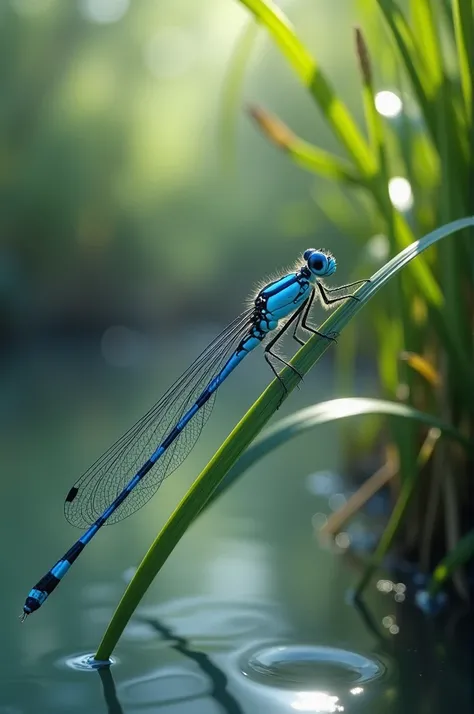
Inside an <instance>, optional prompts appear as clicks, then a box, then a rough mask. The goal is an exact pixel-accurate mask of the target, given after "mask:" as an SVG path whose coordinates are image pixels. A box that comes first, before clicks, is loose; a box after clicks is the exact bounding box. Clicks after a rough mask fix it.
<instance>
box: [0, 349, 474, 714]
mask: <svg viewBox="0 0 474 714" xmlns="http://www.w3.org/2000/svg"><path fill="white" fill-rule="evenodd" d="M189 351H192V354H193V355H194V353H195V351H196V345H195V344H194V345H192V347H190V348H189V350H188V352H189ZM188 352H186V350H185V349H184V348H183V345H179V346H177V348H176V353H175V354H174V353H173V352H172V350H171V349H170V348H168V349H167V351H166V362H163V361H160V359H159V350H156V354H157V358H156V360H155V361H153V362H150V363H149V364H147V365H145V366H142V368H141V369H140V370H135V369H134V368H120V369H119V368H118V367H114V366H111V365H110V364H105V363H104V361H103V360H102V359H101V358H100V355H99V354H97V353H96V352H93V351H91V352H90V353H88V352H87V350H83V351H82V352H81V353H80V354H76V355H75V356H72V355H66V356H65V355H57V354H56V357H54V355H53V356H52V355H43V356H42V355H34V356H33V355H32V356H31V359H30V361H29V363H28V364H27V363H22V364H20V363H17V364H15V365H12V366H10V367H9V368H8V369H7V370H4V375H5V379H4V384H3V385H2V395H3V397H4V399H3V400H2V401H1V402H0V420H1V424H0V427H1V428H0V459H1V469H2V474H3V476H4V478H2V499H1V501H0V508H2V518H1V520H0V535H1V536H2V539H3V541H2V542H3V543H4V547H3V548H2V550H1V555H0V557H1V558H2V566H3V571H2V572H3V573H4V574H8V577H4V579H3V581H2V595H1V609H0V617H1V618H2V620H1V633H2V652H3V657H2V659H1V662H2V668H1V671H0V714H30V712H31V714H43V712H44V714H55V713H56V712H58V714H67V713H69V712H78V714H79V713H81V714H82V713H84V714H89V712H102V711H106V706H107V707H108V708H109V711H110V712H113V714H120V712H121V711H122V709H121V708H122V707H123V711H125V712H126V713H127V714H131V712H135V711H136V712H142V714H143V712H157V711H160V712H168V711H169V712H170V714H171V712H173V713H174V714H192V713H193V712H196V713H199V714H200V713H201V712H202V714H212V712H214V711H215V712H216V714H217V712H222V711H224V712H230V713H231V714H232V713H233V712H237V711H239V710H240V711H242V712H245V713H246V714H247V713H249V714H253V713H254V712H255V714H257V713H258V714H259V713H260V712H271V714H279V713H280V712H281V713H286V714H289V712H292V711H342V709H340V707H343V708H344V709H343V710H344V712H354V713H355V712H359V711H364V712H369V714H379V713H380V714H387V713H390V712H393V713H394V714H395V713H397V714H398V713H399V712H400V714H401V712H403V714H406V713H407V712H411V711H413V712H417V713H418V712H419V711H420V708H421V705H422V703H423V702H425V700H426V701H428V702H429V704H430V707H431V708H430V709H427V711H428V710H429V711H430V712H436V711H443V709H439V708H438V707H444V710H446V708H447V707H448V706H449V703H450V702H451V701H454V700H456V701H459V702H461V703H462V706H463V707H464V709H465V710H466V711H470V708H472V701H471V699H470V696H471V695H470V688H469V685H467V684H466V682H467V681H468V680H467V676H468V675H467V673H468V672H470V671H471V666H472V661H471V660H470V659H469V656H468V654H469V652H470V645H469V641H468V637H467V631H468V628H466V627H465V626H464V625H463V621H462V619H461V620H460V621H459V622H456V623H455V624H454V625H452V627H451V630H448V634H446V633H445V630H444V629H443V628H444V625H443V624H442V623H441V624H440V625H439V628H438V625H435V624H434V623H427V622H426V621H424V620H423V619H422V618H421V616H420V613H419V612H416V614H415V615H413V612H412V610H411V609H410V592H409V586H407V588H405V589H403V588H402V587H399V586H400V583H397V582H396V581H395V582H392V580H388V579H387V578H386V577H384V576H382V575H381V576H380V578H379V585H378V589H377V586H376V584H375V583H374V587H373V590H372V593H371V595H370V603H369V604H370V607H369V610H370V614H368V613H367V612H366V613H361V614H362V615H363V617H360V615H359V613H358V612H357V611H356V610H355V609H354V607H353V606H352V605H350V604H348V603H347V602H346V593H347V591H348V588H349V587H350V586H351V585H352V584H353V583H354V578H355V577H357V575H358V574H359V572H360V570H359V568H360V562H358V561H357V560H350V559H349V555H348V554H345V555H337V554H336V553H335V552H334V551H333V550H331V549H329V550H324V549H321V548H320V546H319V544H318V543H317V541H316V539H315V538H314V527H313V523H314V521H315V518H314V517H315V514H323V515H324V516H327V515H328V514H329V513H330V504H329V503H328V499H329V498H330V497H331V495H333V494H343V495H344V478H343V477H344V474H343V473H341V470H340V467H341V464H340V463H339V454H340V452H341V449H340V445H339V443H338V426H337V425H331V426H327V427H322V428H321V429H318V430H317V431H315V432H314V433H308V434H307V435H305V436H303V437H301V438H300V439H295V440H293V441H292V442H290V443H288V444H287V445H286V446H285V448H283V449H281V450H278V451H276V452H275V453H274V454H271V455H270V456H268V457H266V458H265V459H263V460H262V461H261V462H259V463H258V464H256V465H255V466H254V467H253V468H252V469H250V470H249V471H248V472H247V473H246V474H245V475H244V477H243V478H241V479H240V481H238V483H237V484H236V485H235V486H234V487H233V488H232V489H230V490H229V491H228V492H227V493H226V494H225V496H223V497H222V498H221V499H219V500H218V501H217V502H216V503H214V504H213V505H212V506H211V507H210V508H209V509H208V510H207V511H206V512H205V514H203V515H202V516H201V517H200V518H199V519H198V520H197V521H196V523H195V524H194V525H193V526H192V528H191V529H190V531H189V533H188V534H187V535H186V536H185V537H184V538H183V540H182V541H181V543H180V544H179V545H178V547H177V548H176V549H175V551H174V553H173V555H172V556H171V558H170V559H169V561H168V562H167V563H166V565H165V567H164V568H163V570H162V572H161V573H160V575H159V576H158V578H157V579H156V582H155V583H154V584H153V587H152V588H151V589H150V591H149V593H148V595H147V598H146V599H145V601H144V602H143V603H142V606H141V608H140V611H139V612H138V613H137V616H136V617H135V618H134V620H133V621H132V622H131V623H130V625H129V626H128V627H127V629H126V631H125V633H124V636H123V638H122V640H121V642H120V645H119V647H118V648H117V652H116V655H115V656H116V660H117V662H116V664H115V665H114V666H113V667H112V668H111V669H110V671H107V673H104V672H102V671H101V672H100V674H97V673H93V674H92V676H91V675H90V674H89V672H87V673H84V672H83V671H80V670H79V669H78V668H77V667H74V668H73V667H72V665H73V664H76V659H75V657H76V656H75V655H74V653H77V652H81V653H91V652H93V651H94V649H95V647H96V646H97V644H98V641H99V639H100V637H101V635H102V634H103V630H104V628H105V626H106V624H107V622H108V620H109V618H110V616H111V614H112V612H113V610H114V608H115V606H116V604H117V602H118V600H119V598H120V596H121V593H122V592H123V589H124V587H125V582H126V581H127V580H128V578H129V576H130V573H132V572H133V568H134V567H135V566H136V565H137V563H138V562H139V561H140V559H141V558H142V557H143V554H144V553H145V552H146V550H147V548H148V546H149V543H150V542H151V541H152V539H153V538H154V536H155V535H156V532H157V531H158V529H159V528H160V527H161V525H162V524H163V523H164V522H165V520H166V518H167V517H168V516H169V513H170V512H171V510H172V509H173V508H174V506H175V505H176V503H177V501H178V500H179V498H180V497H181V496H182V494H183V493H184V491H185V490H186V488H187V487H188V485H189V484H190V483H191V482H192V480H193V478H194V477H195V476H196V474H197V473H199V471H200V469H201V468H202V466H203V465H204V464H205V463H206V462H207V460H208V459H209V457H210V456H211V455H212V454H213V452H214V451H215V449H216V447H217V446H218V445H219V444H220V443H221V442H222V440H223V438H225V436H226V435H227V434H228V432H229V431H230V430H231V428H232V427H233V426H234V425H235V423H236V422H237V421H238V419H239V418H240V417H241V416H242V414H243V413H244V412H245V409H246V408H247V407H248V406H249V405H250V404H251V402H252V400H253V399H254V398H255V397H256V396H257V395H258V393H259V391H261V388H262V387H263V386H264V385H265V384H266V383H267V381H268V374H267V370H266V368H265V366H264V365H262V364H261V361H259V360H258V359H256V360H254V361H253V362H251V361H249V364H248V365H242V371H241V375H242V376H241V379H240V380H234V381H232V380H229V383H228V384H227V385H226V387H225V389H223V390H222V394H221V395H219V399H218V402H217V406H216V414H215V415H214V416H213V419H212V420H211V421H210V424H209V426H208V427H207V428H206V430H205V431H204V433H203V436H202V438H201V440H200V441H199V442H198V445H197V446H196V448H195V450H194V451H193V452H192V454H191V456H190V458H189V459H188V460H187V461H186V462H185V464H184V465H183V467H182V468H181V469H180V470H179V471H178V472H176V474H173V476H172V477H171V478H169V479H168V480H167V481H166V482H165V484H164V485H163V486H162V488H161V490H160V493H159V494H158V496H157V497H156V498H155V499H153V500H152V502H151V503H150V504H149V505H148V506H146V507H145V508H144V509H143V510H142V511H141V512H140V513H139V514H137V515H136V516H134V517H133V518H130V519H128V520H127V521H125V522H124V523H123V524H120V525H116V526H114V527H113V528H106V529H104V531H103V533H101V534H100V536H99V537H98V538H97V542H96V543H94V544H91V546H90V547H89V548H88V551H87V552H85V553H84V555H83V556H81V558H80V559H79V561H78V563H77V564H76V565H75V566H74V568H73V569H72V570H71V572H70V574H68V576H67V578H65V580H64V582H63V583H61V585H60V587H59V588H58V589H57V590H56V591H55V593H54V595H53V596H52V597H51V598H50V599H49V600H48V602H47V603H46V604H45V605H44V607H43V608H42V609H41V611H40V612H39V613H37V614H36V615H35V617H31V618H29V620H28V621H27V623H25V625H23V626H20V625H19V624H18V620H17V615H18V612H19V610H21V606H22V603H23V600H24V597H25V594H26V592H27V591H28V589H29V588H30V587H31V585H32V583H33V582H35V580H37V578H38V577H39V576H40V575H41V574H42V573H43V572H44V571H46V570H47V568H48V567H50V566H51V564H52V563H53V562H54V561H55V560H56V559H57V558H58V557H59V556H60V555H61V554H62V553H63V552H64V551H65V550H66V548H67V547H68V546H69V545H70V543H72V541H73V540H75V538H76V537H77V532H76V531H75V530H73V529H71V528H70V527H69V526H68V525H67V524H66V523H65V522H64V520H63V517H62V500H63V497H64V495H65V493H66V492H67V490H68V488H69V486H70V484H71V482H73V481H74V480H75V478H76V477H77V475H78V474H79V473H80V472H81V471H82V470H83V469H84V468H85V467H87V466H88V465H89V464H90V462H91V461H92V460H93V458H94V456H96V455H97V454H98V453H100V452H101V450H102V449H103V448H104V447H106V446H107V445H108V444H109V443H111V442H112V441H113V439H114V438H116V436H117V435H118V434H119V433H121V431H123V429H124V428H127V427H128V426H129V425H130V423H131V421H133V420H134V419H136V418H137V417H138V416H139V415H140V414H141V413H144V412H145V411H146V409H147V408H148V407H149V406H150V400H151V401H153V399H155V398H156V395H158V394H160V393H161V392H162V391H163V390H164V389H165V388H166V387H167V386H168V384H169V383H170V382H171V381H172V379H173V377H174V376H175V375H176V372H177V371H178V372H179V370H180V368H181V367H185V366H186V364H187V362H188V358H189V354H188ZM124 370H125V371H124ZM322 374H324V379H321V375H322ZM316 377H317V378H316ZM333 395H334V386H333V380H332V375H331V370H330V362H328V361H326V362H324V363H323V364H321V366H320V368H319V370H318V374H317V375H316V376H315V375H310V376H308V378H307V379H305V388H304V390H301V391H300V392H299V393H296V394H294V395H292V398H291V399H290V400H289V403H287V404H285V405H284V407H283V408H282V410H281V414H279V415H278V417H279V418H280V417H281V416H283V415H284V414H285V413H288V411H292V410H294V409H297V408H302V407H304V406H306V405H307V404H309V403H311V402H312V401H313V400H316V399H328V398H330V397H331V396H333ZM316 442H317V443H318V444H324V447H325V448H317V449H314V448H313V446H314V444H315V443H316ZM315 475H316V477H315ZM18 504H20V505H18ZM351 537H352V535H351ZM339 550H343V549H339ZM346 550H347V549H346ZM344 552H345V551H344ZM348 566H349V567H348ZM388 583H390V584H391V585H390V586H389V585H388ZM402 585H403V584H402ZM396 595H404V596H405V600H404V602H401V601H400V598H398V599H397V598H396V597H395V596H396ZM387 617H390V618H393V620H391V621H390V623H391V624H390V626H391V627H392V626H393V625H396V627H397V628H398V631H397V634H396V636H394V635H393V634H390V628H387V626H386V624H387V623H388V622H389V621H388V620H386V619H385V620H384V618H387ZM363 618H365V619H363ZM384 625H385V626H384ZM437 628H438V629H437ZM269 643H270V645H271V646H270V645H269ZM302 643H304V646H303V645H302ZM269 647H270V651H271V649H272V648H275V647H276V648H283V650H282V649H280V650H278V652H279V653H280V654H281V653H282V652H283V655H284V659H281V658H280V659H276V661H271V660H269V659H268V651H269ZM262 652H263V653H264V654H265V652H267V655H265V656H263V655H262ZM5 653H8V656H6V654H5ZM259 653H260V654H259ZM341 653H343V655H344V657H346V658H347V657H349V659H346V662H345V664H344V666H341V664H340V660H341V657H342V655H341ZM344 653H346V654H344ZM347 653H348V654H347ZM362 653H369V654H365V655H362ZM288 654H290V655H291V656H290V658H289V660H288V659H287V656H288ZM336 654H337V656H336ZM256 655H258V658H260V660H262V657H263V660H262V661H263V665H264V666H265V667H267V668H269V669H270V670H272V672H273V673H272V675H271V676H268V674H263V673H262V672H257V669H256V668H255V667H254V666H253V665H254V664H255V661H256V660H255V657H256ZM358 657H362V658H365V659H366V660H368V664H367V670H366V671H370V667H377V666H380V663H382V662H383V663H384V664H386V663H388V664H386V666H387V673H386V676H385V675H384V676H380V677H378V679H374V680H370V681H368V680H367V681H361V679H360V676H361V675H360V671H359V670H357V666H358V665H357V661H359V664H360V660H357V658H358ZM243 658H244V660H243ZM245 658H246V659H245ZM258 658H257V659H258ZM262 661H261V662H260V664H262ZM58 663H60V664H62V666H58ZM377 663H379V664H377ZM394 663H395V664H394ZM361 666H362V665H361ZM242 670H244V671H245V672H246V675H244V674H243V673H242ZM395 671H396V672H397V677H395V678H393V673H394V672H395ZM440 673H442V676H440ZM420 675H422V676H420ZM98 676H100V677H101V678H102V685H103V686H102V687H99V686H98V680H97V677H98ZM285 678H287V679H288V678H290V679H293V684H294V686H293V687H292V688H290V687H288V686H286V687H285V686H282V680H283V679H285ZM428 682H430V684H429V685H428ZM427 688H428V690H427ZM104 696H105V697H106V698H107V705H105V704H104V700H103V697H104ZM331 707H332V708H331ZM460 708H461V707H460Z"/></svg>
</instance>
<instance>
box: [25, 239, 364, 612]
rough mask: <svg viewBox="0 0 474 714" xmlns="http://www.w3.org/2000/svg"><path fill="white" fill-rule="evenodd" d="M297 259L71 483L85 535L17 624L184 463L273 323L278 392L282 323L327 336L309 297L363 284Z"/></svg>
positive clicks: (324, 259)
mask: <svg viewBox="0 0 474 714" xmlns="http://www.w3.org/2000/svg"><path fill="white" fill-rule="evenodd" d="M303 259H304V264H303V265H300V266H299V267H297V268H295V269H294V271H293V272H290V273H287V274H286V275H283V276H282V277H280V278H278V279H277V280H274V281H272V282H271V283H269V284H268V285H266V286H265V287H264V288H262V289H261V290H260V291H259V292H258V294H257V296H256V297H255V299H254V300H253V304H252V306H251V307H250V308H249V309H248V310H246V311H244V312H243V313H242V314H241V315H239V316H238V317H237V318H236V319H235V320H234V321H233V322H231V323H230V325H228V326H227V327H226V328H225V329H224V330H223V331H222V332H221V333H220V335H218V337H217V338H216V339H215V340H214V341H213V342H211V344H210V345H208V347H206V349H205V350H204V351H203V352H202V353H201V355H200V356H199V357H198V358H197V359H196V361H195V362H194V363H193V364H192V365H191V366H190V367H189V369H188V370H187V371H186V372H185V373H184V374H183V375H182V376H181V377H180V378H179V379H178V380H177V381H176V382H175V383H174V384H173V385H172V386H171V387H170V388H169V389H168V391H167V392H166V393H165V394H164V396H163V397H162V398H161V399H160V400H159V401H158V402H157V403H156V404H155V405H154V406H153V407H152V408H151V409H150V410H149V411H148V412H147V413H146V414H145V416H144V417H142V419H140V421H138V422H137V423H136V424H135V425H134V426H132V428H131V429H129V430H128V431H127V432H126V433H125V434H124V435H123V436H122V437H121V438H120V439H119V440H118V441H117V442H116V443H115V444H113V446H111V447H110V448H109V449H108V450H107V451H106V452H105V453H104V454H103V455H102V456H101V457H100V458H99V459H98V460H97V461H96V462H95V463H94V464H93V465H92V466H91V467H90V468H89V469H88V470H87V471H86V472H85V473H84V474H83V475H82V476H81V478H80V479H79V480H78V481H76V483H75V484H74V486H73V487H72V488H71V489H70V491H69V493H68V495H67V497H66V500H65V504H64V513H65V516H66V518H67V520H68V521H69V523H71V524H72V525H74V526H78V527H80V528H87V530H86V531H85V533H84V534H83V535H82V536H81V538H79V540H77V541H76V543H74V545H73V546H72V548H70V549H69V550H68V551H67V553H66V554H65V555H64V556H63V557H62V558H61V559H60V560H58V562H57V563H56V565H54V566H53V568H51V570H50V571H48V573H46V575H45V576H44V577H42V578H41V580H40V581H39V582H38V583H37V584H36V585H35V586H34V588H33V589H32V590H31V591H30V592H29V594H28V597H27V598H26V602H25V605H24V607H23V614H22V616H21V619H22V620H24V619H25V618H26V617H27V616H28V615H29V614H30V613H32V612H34V611H35V610H37V609H38V608H39V607H41V605H42V604H43V603H44V601H45V600H46V598H47V597H48V595H50V594H51V593H52V592H53V590H54V589H55V588H56V586H57V585H58V584H59V583H60V581H61V580H62V578H63V577H64V575H65V574H66V573H67V571H68V570H69V568H70V567H71V565H72V564H73V563H74V561H75V560H76V559H77V557H78V556H79V555H80V553H81V552H82V551H83V550H84V548H85V546H86V545H87V544H88V543H89V542H90V541H91V540H92V538H93V537H94V536H95V534H96V533H97V531H99V530H100V528H102V526H104V525H105V524H106V523H107V524H111V523H117V522H118V521H120V520H122V519H123V518H126V517H127V516H129V515H131V514H132V513H134V512H135V511H137V510H138V509H139V508H141V507H142V506H144V505H145V503H146V502H147V501H148V500H149V499H150V498H151V497H152V496H153V495H154V494H155V493H156V491H157V490H158V488H159V487H160V485H161V483H162V482H163V480H164V479H165V478H166V477H167V476H169V474H170V473H171V472H172V471H174V470H175V469H176V468H177V467H178V466H179V465H180V464H181V463H182V462H183V461H184V459H185V458H186V457H187V456H188V454H189V452H190V451H191V449H192V448H193V446H194V444H195V443H196V441H197V439H198V438H199V435H200V433H201V430H202V428H203V426H204V424H205V423H206V421H207V420H208V418H209V416H210V414H211V411H212V407H213V404H214V400H215V396H216V392H217V389H218V388H219V387H220V385H221V384H222V383H223V382H224V381H225V380H226V379H227V377H228V376H229V374H230V373H231V372H233V370H234V369H235V368H236V367H237V365H239V364H240V362H242V360H243V359H245V357H246V356H247V355H248V354H249V353H250V352H251V351H252V350H253V349H255V347H257V346H258V345H260V344H261V343H262V342H263V341H264V339H265V338H266V337H267V336H268V335H269V333H271V332H272V331H274V330H277V328H278V327H279V326H280V329H279V330H278V332H276V333H275V336H274V337H273V338H272V339H271V340H270V341H269V342H268V344H267V345H266V347H265V353H264V354H265V359H266V360H267V362H268V364H269V365H270V367H271V369H272V370H273V372H274V374H275V375H276V377H277V378H278V379H279V380H280V382H281V384H282V388H283V389H285V385H284V382H283V381H282V379H281V378H280V377H279V375H278V372H277V370H276V368H275V365H274V364H273V362H272V359H273V360H277V361H279V362H280V363H283V364H285V365H287V366H289V367H290V368H291V369H293V370H294V371H296V370H295V368H294V367H292V365H288V364H287V362H285V360H284V359H283V358H282V357H280V356H279V355H277V354H276V352H275V351H274V349H273V348H274V346H275V343H276V342H277V341H278V340H279V339H280V337H281V336H282V334H283V333H284V332H285V331H286V330H288V328H289V327H290V326H292V327H293V331H292V336H293V338H294V339H295V340H296V341H297V342H298V343H299V344H304V340H303V339H302V337H301V332H300V334H298V330H303V331H305V332H306V333H313V334H318V335H320V336H321V337H324V338H326V339H334V336H333V335H324V334H322V333H321V332H318V330H315V329H314V328H313V327H311V325H309V324H308V321H307V318H308V314H309V311H310V309H311V305H312V303H313V301H314V299H315V297H316V296H318V297H319V298H320V300H321V301H322V302H323V303H324V304H325V305H326V306H328V307H329V306H331V305H332V304H333V303H337V302H339V301H341V300H346V299H347V298H353V299H357V298H356V297H355V296H354V295H348V294H347V293H346V294H344V295H338V296H332V295H331V294H332V293H334V292H335V291H339V290H343V289H347V288H350V287H352V286H354V285H360V284H361V283H364V282H366V281H365V280H358V281H357V282H354V283H349V284H348V285H342V286H340V287H337V288H332V289H329V288H327V287H325V286H324V285H323V283H322V282H321V279H322V278H325V277H328V276H330V275H332V274H333V273H334V272H335V270H336V261H335V259H334V257H333V256H332V255H331V254H330V253H329V252H327V251H324V250H314V249H313V248H311V249H309V250H307V251H305V253H304V255H303ZM285 320H286V321H285ZM282 321H283V326H281V323H282Z"/></svg>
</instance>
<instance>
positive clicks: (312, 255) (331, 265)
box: [303, 248, 336, 278]
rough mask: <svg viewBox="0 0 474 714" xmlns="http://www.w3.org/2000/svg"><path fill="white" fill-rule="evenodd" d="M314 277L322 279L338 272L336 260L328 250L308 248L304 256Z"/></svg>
mask: <svg viewBox="0 0 474 714" xmlns="http://www.w3.org/2000/svg"><path fill="white" fill-rule="evenodd" d="M303 258H304V259H305V260H306V263H307V264H308V268H309V269H310V270H311V272H312V273H313V275H316V276H317V277H319V278H321V277H324V276H327V275H332V274H333V273H335V272H336V259H335V258H334V256H332V255H331V253H329V251H327V250H315V249H314V248H308V250H305V252H304V254H303Z"/></svg>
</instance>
